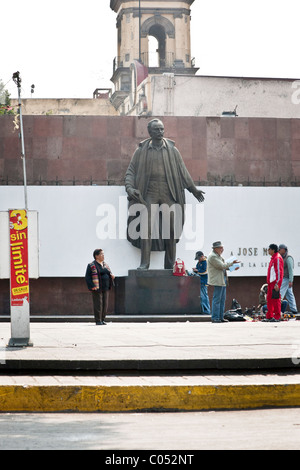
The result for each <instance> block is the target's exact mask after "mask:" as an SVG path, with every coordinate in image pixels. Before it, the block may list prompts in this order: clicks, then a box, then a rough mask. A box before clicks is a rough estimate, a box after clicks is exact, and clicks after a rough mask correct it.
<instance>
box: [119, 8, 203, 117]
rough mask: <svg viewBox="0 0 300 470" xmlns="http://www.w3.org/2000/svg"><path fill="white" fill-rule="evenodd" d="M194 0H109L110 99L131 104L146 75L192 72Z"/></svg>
mask: <svg viewBox="0 0 300 470" xmlns="http://www.w3.org/2000/svg"><path fill="white" fill-rule="evenodd" d="M193 2H194V0H110V8H111V9H112V10H113V11H114V12H115V13H116V14H117V34H118V51H117V57H116V59H115V60H114V69H113V76H112V78H111V80H112V82H113V83H114V86H115V92H114V94H113V96H112V103H113V105H114V106H115V108H116V109H119V108H120V107H121V106H122V104H123V102H124V100H125V99H126V98H127V97H129V98H131V105H132V106H133V105H134V104H135V98H136V96H134V95H135V93H136V89H137V87H138V86H139V84H140V83H141V82H142V81H143V80H144V79H145V78H146V77H148V76H151V75H158V74H164V73H173V74H176V73H180V74H187V75H194V74H195V73H196V72H197V68H194V67H193V64H192V59H191V43H190V14H191V11H190V7H191V5H192V3H193Z"/></svg>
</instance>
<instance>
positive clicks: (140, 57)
mask: <svg viewBox="0 0 300 470" xmlns="http://www.w3.org/2000/svg"><path fill="white" fill-rule="evenodd" d="M139 62H142V53H141V0H139Z"/></svg>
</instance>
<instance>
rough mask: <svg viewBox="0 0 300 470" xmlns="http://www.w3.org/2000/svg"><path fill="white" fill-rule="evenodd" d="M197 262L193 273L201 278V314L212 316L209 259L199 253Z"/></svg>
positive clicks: (196, 257) (196, 258)
mask: <svg viewBox="0 0 300 470" xmlns="http://www.w3.org/2000/svg"><path fill="white" fill-rule="evenodd" d="M195 260H197V261H198V263H197V264H196V267H195V268H193V271H194V272H195V273H197V274H199V276H200V306H201V313H204V314H206V315H210V304H209V297H208V293H207V259H206V257H205V256H204V253H203V252H202V251H197V253H196V256H195Z"/></svg>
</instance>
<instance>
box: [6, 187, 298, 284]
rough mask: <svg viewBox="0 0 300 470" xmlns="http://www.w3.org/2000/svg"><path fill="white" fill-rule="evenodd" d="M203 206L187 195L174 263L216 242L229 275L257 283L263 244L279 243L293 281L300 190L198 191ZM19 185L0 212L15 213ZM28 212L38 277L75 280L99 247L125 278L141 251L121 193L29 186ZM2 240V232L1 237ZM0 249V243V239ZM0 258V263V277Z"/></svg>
mask: <svg viewBox="0 0 300 470" xmlns="http://www.w3.org/2000/svg"><path fill="white" fill-rule="evenodd" d="M202 189H203V190H204V191H205V193H206V194H205V197H206V200H205V203H204V204H199V203H198V202H197V201H196V199H195V198H194V197H193V196H192V195H191V194H190V193H188V192H187V193H186V196H187V206H188V207H187V217H186V223H185V226H184V233H183V237H182V238H181V240H180V242H179V243H178V245H177V256H178V257H181V258H182V259H183V260H184V261H185V264H186V267H187V268H188V269H191V268H192V267H193V266H194V265H195V261H194V256H195V252H196V251H198V250H202V251H204V253H205V254H208V253H209V252H210V250H211V245H212V243H213V242H214V241H216V240H221V241H222V242H223V243H224V246H225V251H224V256H225V258H227V257H229V256H231V255H232V254H233V255H236V256H237V257H239V258H240V259H241V261H242V262H243V267H242V269H240V270H239V271H237V272H235V273H233V274H232V275H233V276H264V275H265V274H266V272H267V266H268V263H269V256H268V255H267V254H266V253H264V249H266V248H267V247H268V245H269V244H270V243H277V244H279V243H285V244H287V245H288V247H289V250H290V253H291V254H292V255H293V257H294V260H295V274H296V275H299V274H300V246H299V233H300V221H299V217H298V208H299V206H300V188H283V187H281V188H277V187H276V188H275V187H268V188H266V187H265V188H259V187H205V188H202ZM22 205H23V188H22V187H21V186H1V187H0V211H6V210H8V209H14V208H22ZM28 206H29V210H32V211H37V212H38V214H39V241H40V247H39V261H40V267H39V274H40V276H41V277H73V276H74V277H82V276H84V274H85V269H86V265H87V263H88V262H90V261H92V252H93V250H94V249H95V248H103V249H104V251H105V258H106V261H107V262H108V264H109V265H110V266H111V268H112V270H113V272H114V273H115V274H116V275H118V276H126V275H127V273H128V269H135V268H137V267H138V265H139V262H140V251H139V250H138V249H136V248H134V247H132V245H131V244H130V243H129V242H128V241H127V239H126V219H127V198H126V193H125V189H124V187H121V186H58V187H57V186H29V187H28ZM0 236H1V232H0ZM0 243H1V245H2V244H3V240H0ZM240 250H241V253H242V254H241V255H239V251H240ZM4 260H5V257H1V259H0V265H1V263H2V268H1V269H0V273H1V272H3V263H4V262H5V261H4ZM150 267H151V268H153V269H161V268H163V253H152V258H151V266H150Z"/></svg>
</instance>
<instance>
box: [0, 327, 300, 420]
mask: <svg viewBox="0 0 300 470" xmlns="http://www.w3.org/2000/svg"><path fill="white" fill-rule="evenodd" d="M30 331H31V341H32V342H33V346H32V347H27V348H7V347H6V346H5V345H6V344H7V343H8V341H9V338H10V324H9V323H0V339H1V341H2V348H1V351H0V354H1V357H0V362H1V364H0V370H1V375H0V390H1V397H0V409H1V410H2V411H65V410H80V411H129V410H151V409H158V410H174V409H175V410H196V409H220V408H222V409H224V408H226V409H230V408H247V407H262V406H263V407H264V406H299V405H300V374H299V372H300V370H299V365H298V364H299V362H300V360H299V359H298V358H300V322H299V321H296V320H290V321H287V322H280V323H263V322H236V323H234V322H231V323H224V324H212V323H209V322H184V323H182V322H178V323H175V322H172V323H116V322H113V323H108V324H107V325H106V326H96V325H94V323H32V324H31V325H30ZM279 369H280V371H279Z"/></svg>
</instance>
